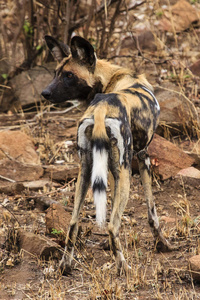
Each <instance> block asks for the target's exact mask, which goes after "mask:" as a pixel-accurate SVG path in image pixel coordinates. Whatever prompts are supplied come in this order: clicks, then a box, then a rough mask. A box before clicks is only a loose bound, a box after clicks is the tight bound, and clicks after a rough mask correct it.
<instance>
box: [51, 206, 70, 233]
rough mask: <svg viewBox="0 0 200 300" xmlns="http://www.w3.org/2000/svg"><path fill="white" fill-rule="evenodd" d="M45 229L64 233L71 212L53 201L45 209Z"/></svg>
mask: <svg viewBox="0 0 200 300" xmlns="http://www.w3.org/2000/svg"><path fill="white" fill-rule="evenodd" d="M46 212H47V213H46V231H47V233H52V229H56V230H57V231H58V232H59V231H62V232H63V234H64V235H66V233H67V230H68V226H69V222H70V220H71V214H70V213H69V212H67V211H66V210H65V209H64V207H63V206H62V205H61V204H59V203H53V204H51V205H50V207H49V208H48V209H47V211H46Z"/></svg>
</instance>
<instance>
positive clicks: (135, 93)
mask: <svg viewBox="0 0 200 300" xmlns="http://www.w3.org/2000/svg"><path fill="white" fill-rule="evenodd" d="M45 40H46V43H47V45H48V47H49V49H50V50H51V52H52V53H53V55H54V57H55V59H56V60H57V61H58V66H57V68H56V71H55V77H54V79H53V81H52V82H51V83H50V85H49V86H48V87H47V88H46V89H45V90H44V91H43V92H42V95H43V96H44V97H45V98H46V99H48V100H50V101H51V102H53V103H59V102H63V101H66V100H69V99H79V100H87V101H88V102H89V103H90V104H89V107H88V109H87V110H86V112H85V113H84V115H83V117H82V118H81V120H80V122H79V126H78V141H77V143H78V152H79V157H80V171H79V175H78V181H77V186H76V194H75V204H74V210H73V214H72V219H71V222H70V226H69V231H68V234H67V238H66V248H65V254H64V255H63V258H62V260H61V263H60V267H61V269H62V270H63V271H66V272H67V271H69V270H70V269H71V261H72V258H73V252H74V245H75V241H76V236H77V231H78V216H79V213H80V210H81V208H82V206H83V201H84V198H85V196H86V193H87V190H88V187H89V184H90V181H91V185H92V189H93V194H94V202H95V205H96V219H97V222H98V224H99V225H103V224H104V223H105V221H106V187H107V173H108V171H109V179H110V186H111V197H112V213H111V217H110V222H109V225H108V231H109V241H110V247H111V249H112V251H113V253H114V256H115V259H116V264H117V270H118V272H120V270H121V269H122V270H125V271H126V270H127V268H128V266H127V264H126V262H125V259H124V256H123V254H122V248H121V244H120V240H119V227H120V222H121V216H122V214H123V211H124V209H125V207H126V203H127V201H128V197H129V189H130V176H131V160H132V156H133V154H135V155H137V157H138V162H139V171H140V174H141V179H142V184H143V188H144V193H145V198H146V202H147V206H148V221H149V224H150V227H151V230H152V233H153V236H154V241H155V242H156V245H157V249H158V250H160V251H167V250H170V249H171V246H170V244H169V242H168V241H167V240H166V239H165V238H164V236H163V234H162V232H161V229H160V226H159V222H158V217H157V214H156V208H155V204H154V200H153V195H152V189H151V177H150V159H149V156H148V154H147V146H148V145H149V143H150V142H151V140H152V137H153V134H154V131H155V129H156V127H157V124H158V117H159V110H160V108H159V104H158V102H157V100H156V98H155V96H154V94H153V92H152V87H151V85H150V84H149V83H148V81H147V80H146V79H145V77H144V76H143V75H139V76H135V75H134V74H133V72H132V71H131V70H128V69H125V68H122V67H119V66H116V65H112V64H111V63H109V62H107V61H105V60H99V59H96V56H95V53H94V49H93V47H92V45H91V44H90V43H89V42H88V41H86V40H85V39H83V38H81V37H78V36H75V37H73V38H72V40H71V47H70V48H69V47H68V46H66V45H64V44H62V43H60V42H58V41H57V40H55V39H54V38H52V37H50V36H46V37H45Z"/></svg>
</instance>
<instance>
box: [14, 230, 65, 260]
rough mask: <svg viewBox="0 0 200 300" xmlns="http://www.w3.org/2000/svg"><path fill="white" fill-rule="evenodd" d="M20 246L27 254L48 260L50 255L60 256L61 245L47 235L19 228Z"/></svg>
mask: <svg viewBox="0 0 200 300" xmlns="http://www.w3.org/2000/svg"><path fill="white" fill-rule="evenodd" d="M19 246H20V249H23V250H25V254H28V253H30V254H33V255H35V256H38V257H41V258H43V259H45V260H48V259H49V258H50V257H60V256H61V252H60V251H61V250H60V247H59V246H58V245H57V244H56V243H54V242H52V241H51V240H49V239H48V238H47V237H45V236H41V235H39V234H34V233H31V232H27V231H25V230H23V229H20V230H19Z"/></svg>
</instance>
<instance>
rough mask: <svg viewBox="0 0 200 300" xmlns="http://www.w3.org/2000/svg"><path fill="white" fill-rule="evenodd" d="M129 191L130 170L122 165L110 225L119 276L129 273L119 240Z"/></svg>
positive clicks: (116, 185) (116, 183)
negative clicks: (123, 272)
mask: <svg viewBox="0 0 200 300" xmlns="http://www.w3.org/2000/svg"><path fill="white" fill-rule="evenodd" d="M114 177H115V176H114ZM129 190H130V173H129V169H125V168H124V166H123V165H122V167H121V168H120V170H119V178H115V188H114V193H113V194H114V198H113V207H112V213H111V217H110V223H109V225H108V230H109V241H110V247H111V250H112V252H113V254H114V256H115V260H116V266H117V272H118V274H119V275H120V273H121V271H125V273H127V271H128V269H129V266H128V265H127V263H126V261H125V258H124V255H123V253H122V247H121V243H120V239H119V228H120V224H121V217H122V214H123V212H124V209H125V207H126V204H127V201H128V198H129Z"/></svg>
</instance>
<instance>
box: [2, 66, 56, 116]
mask: <svg viewBox="0 0 200 300" xmlns="http://www.w3.org/2000/svg"><path fill="white" fill-rule="evenodd" d="M55 66H56V63H54V62H53V63H48V64H46V65H44V66H36V67H34V68H32V69H30V70H28V71H24V72H22V73H21V74H19V75H17V76H15V77H14V78H12V79H11V80H10V82H9V86H10V87H11V89H10V90H9V89H6V91H5V96H4V97H3V100H2V103H1V108H0V111H3V112H5V111H7V110H9V109H11V107H12V106H13V102H14V103H15V105H14V106H15V107H17V108H18V107H20V106H22V107H23V106H27V105H30V104H33V105H35V103H36V102H39V101H40V100H41V92H42V90H43V89H44V87H46V86H47V85H48V84H49V82H51V80H52V78H53V70H54V68H55Z"/></svg>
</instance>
